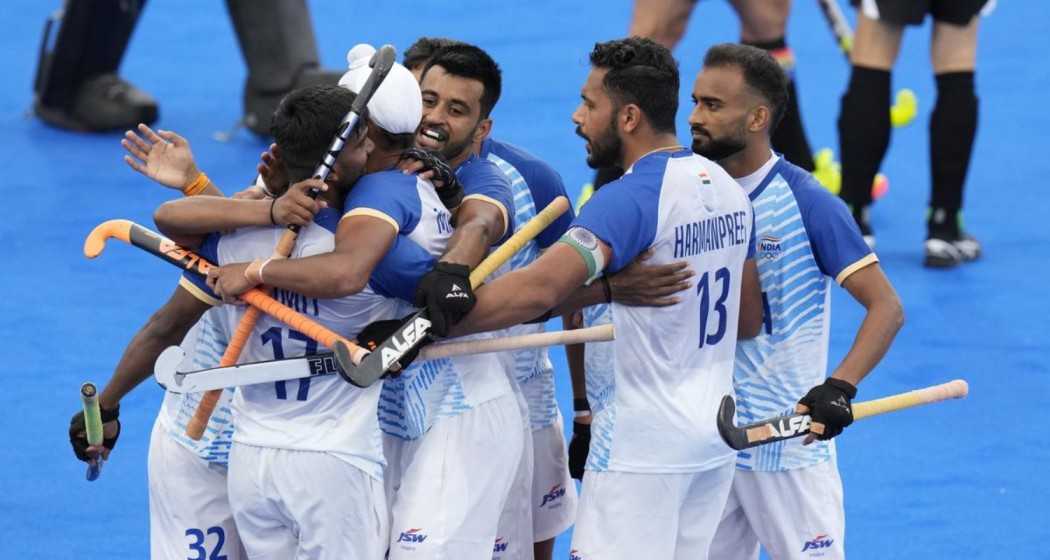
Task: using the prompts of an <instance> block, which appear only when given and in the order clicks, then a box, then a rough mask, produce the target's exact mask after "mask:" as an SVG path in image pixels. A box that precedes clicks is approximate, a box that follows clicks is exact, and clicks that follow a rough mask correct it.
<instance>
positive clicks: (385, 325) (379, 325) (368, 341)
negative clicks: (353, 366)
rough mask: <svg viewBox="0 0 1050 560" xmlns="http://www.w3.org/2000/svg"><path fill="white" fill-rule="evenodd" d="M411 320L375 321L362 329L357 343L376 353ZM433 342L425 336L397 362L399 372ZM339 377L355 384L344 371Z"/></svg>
mask: <svg viewBox="0 0 1050 560" xmlns="http://www.w3.org/2000/svg"><path fill="white" fill-rule="evenodd" d="M410 318H412V315H409V316H407V317H403V318H401V319H387V320H385V321H375V322H373V323H370V324H369V325H368V326H367V327H365V328H364V329H361V332H360V333H358V335H357V343H358V344H359V345H360V346H361V347H362V348H365V349H367V350H369V351H374V350H375V349H376V348H378V347H379V345H380V344H382V343H383V342H385V341H386V340H387V339H388V338H390V337H391V336H394V333H396V332H397V331H398V330H399V329H400V328H401V325H404V324H405V323H406V322H407V321H408V320H409V319H410ZM431 342H432V341H431V339H430V337H429V336H425V337H423V340H422V341H421V342H420V343H419V344H417V345H416V346H415V348H413V349H411V350H409V351H408V352H406V353H405V355H404V356H401V359H400V360H398V361H397V362H398V364H399V366H400V369H399V370H398V371H399V372H400V371H404V370H405V369H406V368H408V366H409V365H411V364H412V362H413V361H414V360H415V359H416V356H418V355H419V351H420V350H421V349H422V348H423V347H424V346H426V345H427V344H430V343H431ZM339 375H342V376H343V380H345V381H347V382H350V383H353V382H352V381H350V377H349V376H348V375H347V374H346V372H344V371H343V370H342V369H340V370H339Z"/></svg>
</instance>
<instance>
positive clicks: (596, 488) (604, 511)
mask: <svg viewBox="0 0 1050 560" xmlns="http://www.w3.org/2000/svg"><path fill="white" fill-rule="evenodd" d="M691 480H692V475H691V474H637V473H624V472H610V471H601V472H599V471H587V472H586V473H584V475H583V489H582V490H581V492H580V505H579V508H578V509H577V513H576V527H575V528H574V529H573V532H572V546H571V547H570V548H571V551H572V552H571V554H570V557H571V558H573V559H574V560H638V559H639V558H642V559H646V558H653V559H655V558H674V557H675V545H676V542H675V541H676V539H677V535H678V525H679V523H680V522H683V521H684V520H683V519H682V517H681V515H680V509H681V504H682V500H683V497H684V495H685V493H686V492H687V490H688V488H689V483H690V481H691ZM685 522H687V523H691V522H692V521H691V520H689V521H685ZM696 558H702V557H700V556H698V557H696Z"/></svg>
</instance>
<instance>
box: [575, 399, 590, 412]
mask: <svg viewBox="0 0 1050 560" xmlns="http://www.w3.org/2000/svg"><path fill="white" fill-rule="evenodd" d="M572 410H573V411H574V412H582V411H584V410H586V411H588V412H589V411H590V410H591V403H589V402H587V399H572Z"/></svg>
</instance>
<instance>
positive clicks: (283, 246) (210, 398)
mask: <svg viewBox="0 0 1050 560" xmlns="http://www.w3.org/2000/svg"><path fill="white" fill-rule="evenodd" d="M395 58H396V53H395V52H394V47H392V46H390V45H384V46H383V47H382V48H380V49H379V50H378V51H377V52H376V54H375V56H374V57H373V58H372V72H371V73H370V74H369V75H368V79H367V80H366V81H365V84H364V85H363V86H362V87H361V91H360V92H358V94H357V97H355V98H354V102H353V104H352V105H351V106H350V112H349V113H347V114H346V116H345V117H343V121H342V123H341V124H340V125H339V130H338V132H336V135H335V138H334V139H332V144H331V146H329V148H328V152H327V153H326V154H325V156H324V159H322V160H321V164H320V165H318V166H317V170H316V171H314V178H315V179H319V180H321V181H324V180H325V179H327V178H328V174H329V173H330V172H331V171H332V166H333V165H335V160H336V158H338V157H339V152H340V151H342V149H343V146H344V145H345V144H346V141H347V140H348V139H349V138H350V136H351V135H352V134H353V132H354V130H355V129H356V128H357V123H358V122H360V120H361V113H363V112H364V110H365V107H367V106H368V102H369V101H370V100H371V99H372V95H373V94H374V93H375V91H376V89H378V88H379V85H380V84H382V83H383V79H384V78H386V75H387V74H388V73H389V72H390V69H391V68H392V67H393V66H394V59H395ZM308 194H309V196H310V198H317V196H318V195H319V194H320V191H319V190H318V189H310V190H309V192H308ZM298 236H299V226H297V225H290V226H288V230H287V231H285V232H284V235H282V236H281V239H280V241H278V242H277V247H276V248H274V252H273V256H272V257H271V258H272V259H286V258H288V257H289V256H291V254H292V251H293V250H294V249H295V242H296V239H297V238H298ZM267 291H269V290H268V289H267ZM261 315H262V313H261V312H260V311H259V310H258V309H257V308H255V307H250V308H248V310H247V311H246V312H245V314H244V316H243V317H241V320H240V321H239V322H238V323H237V328H236V329H235V330H234V331H233V335H232V336H231V337H230V343H229V344H228V345H227V346H226V350H225V351H224V352H223V354H222V358H221V359H220V360H219V366H220V367H225V366H232V365H233V364H236V363H237V360H238V359H239V358H240V356H241V351H243V350H244V345H245V344H246V343H247V342H248V339H249V338H250V337H251V335H252V332H253V331H254V330H255V324H256V323H258V322H259V317H260V316H261ZM220 397H222V391H221V390H215V391H208V392H207V393H205V394H203V395H201V398H200V401H199V402H198V403H197V409H196V410H195V411H194V412H193V417H191V418H190V421H189V422H187V424H186V435H187V436H188V437H189V438H190V439H193V440H199V439H200V438H201V437H202V436H203V435H204V429H205V428H206V427H207V426H208V421H209V420H211V415H212V413H213V412H215V407H216V406H217V405H218V404H219V398H220Z"/></svg>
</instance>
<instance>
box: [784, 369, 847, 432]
mask: <svg viewBox="0 0 1050 560" xmlns="http://www.w3.org/2000/svg"><path fill="white" fill-rule="evenodd" d="M856 396H857V388H856V387H855V386H854V385H853V384H852V383H850V382H848V381H844V380H842V379H836V378H834V377H829V378H827V379H825V380H824V382H823V383H821V384H820V385H817V386H816V387H813V388H812V389H810V390H809V392H808V393H806V396H804V397H802V398H801V399H800V400H799V401H798V405H796V406H795V410H796V411H797V412H799V413H802V414H809V417H810V419H811V421H810V427H809V430H810V433H809V435H807V436H806V440H805V441H804V442H803V443H805V444H809V443H811V442H812V441H813V440H815V439H819V440H829V439H831V438H833V437H835V436H837V435H839V434H841V433H842V430H843V429H845V428H846V426H849V425H850V424H852V423H853V398H854V397H856Z"/></svg>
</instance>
